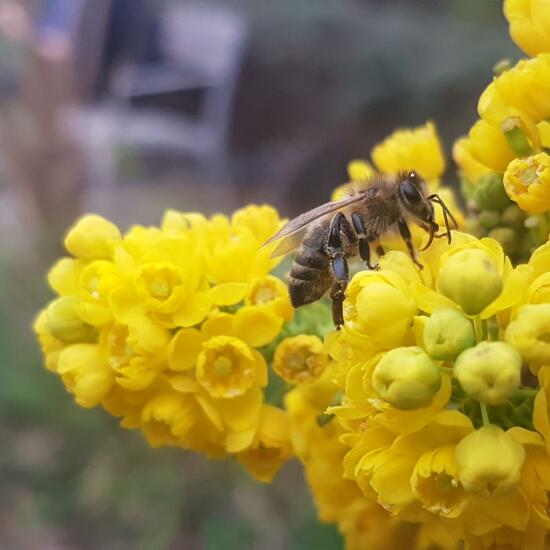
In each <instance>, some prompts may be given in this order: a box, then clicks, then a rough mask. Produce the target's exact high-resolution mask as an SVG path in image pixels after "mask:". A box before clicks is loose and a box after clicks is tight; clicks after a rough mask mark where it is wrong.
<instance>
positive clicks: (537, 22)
mask: <svg viewBox="0 0 550 550" xmlns="http://www.w3.org/2000/svg"><path fill="white" fill-rule="evenodd" d="M504 15H505V16H506V19H507V20H508V23H510V36H511V37H512V40H513V41H514V42H515V43H516V44H517V45H518V46H519V47H520V48H521V49H522V50H523V51H524V52H525V53H526V54H528V55H537V54H539V53H542V52H550V8H549V7H548V2H546V1H545V0H505V2H504Z"/></svg>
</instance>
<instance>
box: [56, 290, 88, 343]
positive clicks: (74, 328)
mask: <svg viewBox="0 0 550 550" xmlns="http://www.w3.org/2000/svg"><path fill="white" fill-rule="evenodd" d="M77 303H78V299H77V298H75V297H74V296H63V297H61V298H58V299H57V300H54V301H53V302H51V303H50V304H49V305H48V307H47V308H46V319H47V321H48V329H49V331H50V333H51V334H52V336H55V338H57V339H58V340H61V341H62V342H68V343H69V342H87V341H89V340H90V337H91V336H92V335H93V333H94V329H93V327H92V326H91V325H89V324H88V323H85V322H84V321H83V320H82V319H81V318H80V317H79V316H78V314H77V312H76V306H77Z"/></svg>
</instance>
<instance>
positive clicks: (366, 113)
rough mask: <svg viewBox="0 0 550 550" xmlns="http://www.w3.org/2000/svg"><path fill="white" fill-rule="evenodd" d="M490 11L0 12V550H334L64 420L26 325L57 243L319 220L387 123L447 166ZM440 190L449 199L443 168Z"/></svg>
mask: <svg viewBox="0 0 550 550" xmlns="http://www.w3.org/2000/svg"><path fill="white" fill-rule="evenodd" d="M501 12H502V5H501V2H498V1H491V0H482V1H480V0H339V1H334V0H277V1H276V2H268V1H259V0H226V1H223V0H220V1H219V2H210V1H205V0H196V1H195V2H193V3H192V2H190V1H186V0H20V1H15V0H0V235H1V237H0V350H1V361H0V445H1V447H0V548H2V549H8V550H11V549H17V550H19V549H23V550H25V549H40V550H41V549H45V550H58V549H98V548H101V549H126V548H138V549H149V548H151V549H153V548H154V549H164V548H166V549H172V548H174V549H176V548H178V549H180V548H181V549H185V550H195V549H196V550H214V549H221V548H223V549H224V550H233V549H235V550H237V549H239V550H240V549H267V550H271V549H273V550H277V549H290V550H298V549H300V550H301V549H310V548H315V549H320V550H337V549H340V548H342V543H341V540H340V539H339V536H338V534H337V532H336V531H335V529H333V528H332V527H331V526H326V525H320V524H319V523H318V522H317V520H316V518H315V510H314V507H313V504H312V503H311V501H310V500H311V499H310V497H309V495H308V494H307V489H306V487H305V485H304V483H303V480H302V475H301V472H300V468H299V467H298V465H297V464H290V465H287V466H285V467H284V468H283V470H282V471H281V473H280V474H279V475H278V477H277V478H276V480H275V482H274V483H273V484H272V485H270V486H263V485H260V484H257V483H254V482H253V481H251V480H250V479H249V478H248V476H247V475H246V474H244V473H243V472H242V471H241V470H240V468H239V467H238V466H236V465H234V464H232V463H228V462H206V461H205V460H203V459H201V458H199V457H196V456H192V455H190V454H186V453H184V452H182V451H178V450H170V449H163V450H155V451H153V450H151V449H149V448H148V447H147V445H146V444H145V442H144V440H142V438H141V437H140V435H139V434H137V433H130V432H127V431H124V430H121V429H120V428H118V426H117V424H116V421H115V420H114V419H112V418H110V417H108V416H107V415H106V414H105V413H103V412H101V411H95V410H93V411H89V410H83V409H80V408H79V407H77V406H76V405H74V403H73V402H72V398H71V397H70V396H69V395H67V394H66V393H65V392H64V390H63V389H62V387H61V384H60V383H59V382H58V380H57V379H56V378H55V377H54V376H53V375H51V374H49V373H48V372H47V371H46V370H45V369H44V368H43V367H42V364H41V358H40V354H39V351H38V349H37V346H36V344H35V342H34V338H33V336H32V334H31V331H30V325H31V322H32V319H33V316H34V315H35V313H36V311H37V310H38V309H39V308H40V307H41V306H42V305H43V304H44V303H45V302H46V301H47V300H48V299H49V298H50V296H51V294H50V292H49V291H48V289H47V287H46V284H45V280H44V273H45V270H46V269H47V267H48V266H49V265H50V264H51V263H52V262H53V261H54V259H55V258H56V257H58V256H59V255H60V254H61V253H62V249H61V242H62V236H63V232H64V230H65V229H66V227H67V226H68V225H69V224H70V223H72V222H73V221H74V219H75V218H76V217H77V216H78V215H79V214H81V213H83V212H87V211H94V212H98V213H100V214H103V215H104V216H107V217H109V218H110V219H112V220H113V221H115V222H116V223H118V224H119V225H120V226H121V228H123V229H124V228H127V227H128V226H129V225H130V224H132V223H141V224H152V223H158V222H159V221H160V217H161V214H162V212H163V211H164V209H166V208H167V207H171V208H177V209H181V210H201V211H203V212H205V213H213V212H216V211H223V212H225V213H230V212H231V211H232V210H233V209H235V208H237V207H239V206H242V205H244V204H245V203H248V202H260V203H263V202H269V203H272V204H274V205H276V206H277V207H278V208H279V209H280V211H281V213H282V214H283V215H286V216H292V215H295V214H297V213H299V212H301V211H303V210H306V209H309V208H311V207H314V206H316V205H318V204H319V203H320V202H324V201H326V200H327V198H328V197H329V195H330V191H331V190H332V189H333V188H334V187H335V186H336V185H338V184H339V183H342V182H344V181H345V180H346V164H347V162H348V161H349V160H350V159H352V158H366V157H367V156H368V154H369V151H370V149H371V147H372V146H373V145H374V144H375V143H376V142H378V141H380V140H381V139H382V138H384V137H385V136H386V135H387V134H389V133H390V132H391V131H392V130H393V129H394V128H395V127H397V126H410V125H419V124H422V123H424V122H425V121H426V120H427V119H432V120H434V121H435V122H436V124H437V125H438V128H439V130H440V134H441V136H442V138H443V140H444V143H445V148H446V152H447V154H448V153H449V152H450V146H451V144H452V141H453V139H454V138H455V137H457V136H458V135H460V134H462V133H464V132H465V131H466V130H467V128H468V127H469V125H470V124H471V123H472V122H473V120H474V118H475V112H476V111H475V109H476V103H477V97H478V95H479V93H480V91H481V90H482V89H483V87H484V86H485V85H486V84H487V83H488V82H489V81H490V79H491V71H492V67H493V65H494V64H495V62H496V61H498V60H500V59H502V58H503V57H511V58H512V59H516V58H518V57H519V51H518V50H516V49H515V47H514V46H513V45H512V43H511V41H510V40H509V38H508V34H507V25H506V22H505V20H504V18H503V16H502V13H501ZM447 181H448V182H449V183H453V182H454V181H455V176H454V174H453V166H452V163H451V162H449V167H448V177H447Z"/></svg>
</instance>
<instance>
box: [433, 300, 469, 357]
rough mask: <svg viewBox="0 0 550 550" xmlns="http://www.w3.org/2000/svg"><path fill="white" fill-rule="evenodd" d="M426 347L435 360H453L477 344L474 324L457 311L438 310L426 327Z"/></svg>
mask: <svg viewBox="0 0 550 550" xmlns="http://www.w3.org/2000/svg"><path fill="white" fill-rule="evenodd" d="M423 336H424V347H425V348H426V351H427V352H428V353H429V354H430V357H433V358H434V359H440V360H442V361H450V360H453V359H454V358H455V357H456V356H457V355H458V354H459V353H460V352H462V351H464V350H465V349H466V348H469V347H472V346H473V345H474V344H475V343H476V338H475V333H474V328H473V326H472V323H471V322H470V321H469V320H468V319H466V317H465V316H464V315H463V314H462V313H460V311H457V310H456V309H447V308H443V309H438V310H436V311H434V312H433V313H432V315H431V316H430V318H429V319H428V320H427V322H426V326H425V327H424V335H423Z"/></svg>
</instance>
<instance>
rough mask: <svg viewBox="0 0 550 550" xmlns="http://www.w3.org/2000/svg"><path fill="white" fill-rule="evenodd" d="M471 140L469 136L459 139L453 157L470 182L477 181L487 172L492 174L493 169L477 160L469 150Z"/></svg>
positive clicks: (454, 146) (455, 144) (454, 147)
mask: <svg viewBox="0 0 550 550" xmlns="http://www.w3.org/2000/svg"><path fill="white" fill-rule="evenodd" d="M469 146H470V142H469V140H468V138H467V137H461V138H459V139H457V140H456V141H455V143H454V145H453V159H454V161H455V162H456V164H457V165H458V167H459V169H460V173H461V174H462V176H464V177H465V178H466V179H467V180H468V181H469V182H471V183H475V182H476V181H477V180H478V179H479V178H481V177H482V176H484V175H485V174H490V173H491V170H490V169H489V168H488V167H487V166H485V165H484V164H482V163H481V162H479V161H478V160H476V159H475V158H474V156H473V155H472V153H470V151H469Z"/></svg>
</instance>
